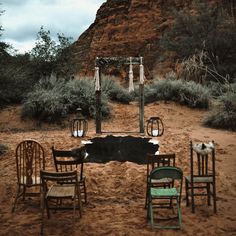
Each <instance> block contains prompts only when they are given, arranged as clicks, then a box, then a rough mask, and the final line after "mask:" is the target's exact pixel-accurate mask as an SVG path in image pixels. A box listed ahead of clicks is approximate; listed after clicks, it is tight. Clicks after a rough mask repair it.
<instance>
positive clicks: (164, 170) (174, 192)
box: [147, 166, 183, 229]
mask: <svg viewBox="0 0 236 236" xmlns="http://www.w3.org/2000/svg"><path fill="white" fill-rule="evenodd" d="M150 178H151V179H155V180H162V179H165V178H168V179H171V182H172V185H171V186H170V187H165V186H164V187H158V188H156V187H150V189H149V194H148V209H147V215H148V218H149V219H150V223H151V227H152V228H162V229H179V228H181V207H180V203H181V195H182V181H183V172H182V170H181V169H180V168H177V167H173V166H162V167H156V168H154V169H153V170H152V171H151V173H150ZM166 201H168V202H171V204H165V203H166ZM174 202H176V204H174ZM163 203H164V204H163ZM155 208H159V210H158V212H156V211H155ZM160 208H167V209H169V210H170V209H171V212H173V213H175V211H174V209H177V215H176V213H175V215H174V216H172V217H170V216H168V218H167V217H162V218H158V217H156V215H157V214H158V216H159V217H160ZM173 213H172V214H173ZM168 214H170V213H168ZM176 218H177V224H176V223H175V224H174V225H173V223H172V224H171V225H163V224H161V223H160V222H161V220H165V221H166V220H173V219H176ZM157 219H159V222H158V223H157ZM154 221H155V222H154ZM169 224H170V223H169Z"/></svg>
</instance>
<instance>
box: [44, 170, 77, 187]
mask: <svg viewBox="0 0 236 236" xmlns="http://www.w3.org/2000/svg"><path fill="white" fill-rule="evenodd" d="M40 177H41V180H42V186H43V190H44V192H46V191H47V190H48V189H49V185H50V184H49V182H50V183H51V184H53V183H57V184H58V183H60V184H72V183H73V184H74V183H75V186H77V179H78V178H77V171H76V170H74V171H67V172H52V171H45V170H41V171H40Z"/></svg>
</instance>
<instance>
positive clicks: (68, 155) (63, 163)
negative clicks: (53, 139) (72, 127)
mask: <svg viewBox="0 0 236 236" xmlns="http://www.w3.org/2000/svg"><path fill="white" fill-rule="evenodd" d="M85 153H86V152H85V149H84V148H83V147H82V148H78V149H74V150H56V149H54V147H52V155H53V159H54V164H55V168H56V171H57V172H66V171H73V170H75V169H76V170H77V173H78V184H79V186H80V192H81V194H82V195H83V198H84V202H85V203H87V192H86V181H85V180H86V178H85V176H84V175H83V171H84V158H85Z"/></svg>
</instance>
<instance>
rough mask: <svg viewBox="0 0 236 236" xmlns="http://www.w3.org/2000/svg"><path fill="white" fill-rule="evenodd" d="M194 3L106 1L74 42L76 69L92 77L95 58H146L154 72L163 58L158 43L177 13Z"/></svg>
mask: <svg viewBox="0 0 236 236" xmlns="http://www.w3.org/2000/svg"><path fill="white" fill-rule="evenodd" d="M191 2H192V0H107V1H106V2H105V3H103V4H102V6H101V7H100V9H99V10H98V11H97V15H96V19H95V22H94V23H93V24H92V25H91V26H90V27H89V28H88V29H87V30H86V31H85V32H84V33H83V34H82V35H81V36H80V37H79V39H78V40H77V41H76V42H75V44H74V46H75V52H76V53H75V56H76V65H77V70H78V72H80V73H83V74H91V72H92V70H93V67H94V61H95V58H96V56H124V57H130V56H132V57H135V56H143V57H144V64H145V66H146V69H148V70H149V71H152V69H153V68H154V66H155V64H156V61H157V58H158V57H159V56H160V51H159V48H158V41H159V39H160V38H161V37H162V34H163V32H164V30H165V29H166V27H169V26H170V23H171V21H172V20H173V16H172V14H171V9H170V7H172V8H173V7H174V8H176V9H177V10H178V9H179V10H180V9H183V8H184V7H188V6H189V5H190V3H191Z"/></svg>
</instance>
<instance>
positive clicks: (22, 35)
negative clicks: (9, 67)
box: [0, 0, 106, 53]
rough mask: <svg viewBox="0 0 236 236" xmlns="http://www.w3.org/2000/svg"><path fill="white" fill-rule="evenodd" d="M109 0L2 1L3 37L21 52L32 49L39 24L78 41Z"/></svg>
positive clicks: (1, 22) (0, 22) (1, 20)
mask: <svg viewBox="0 0 236 236" xmlns="http://www.w3.org/2000/svg"><path fill="white" fill-rule="evenodd" d="M103 2H106V0H0V4H1V5H0V10H4V11H5V12H4V13H3V14H2V15H1V16H0V25H2V27H3V29H4V31H3V35H2V38H1V40H2V41H5V42H8V43H9V44H11V45H12V46H13V47H14V48H15V49H17V50H18V52H19V53H22V52H25V51H29V50H30V49H31V48H32V47H33V46H34V43H35V41H36V37H37V33H38V32H39V30H40V27H41V26H43V27H44V29H45V30H50V33H51V37H52V38H53V39H56V38H57V37H56V35H57V33H63V34H64V35H65V36H66V37H72V38H73V40H76V39H77V38H78V37H79V36H80V34H81V33H83V32H84V31H85V30H86V29H87V28H88V27H89V25H90V24H92V23H93V22H94V20H95V17H96V12H97V10H98V9H99V7H100V6H101V5H102V3H103Z"/></svg>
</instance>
